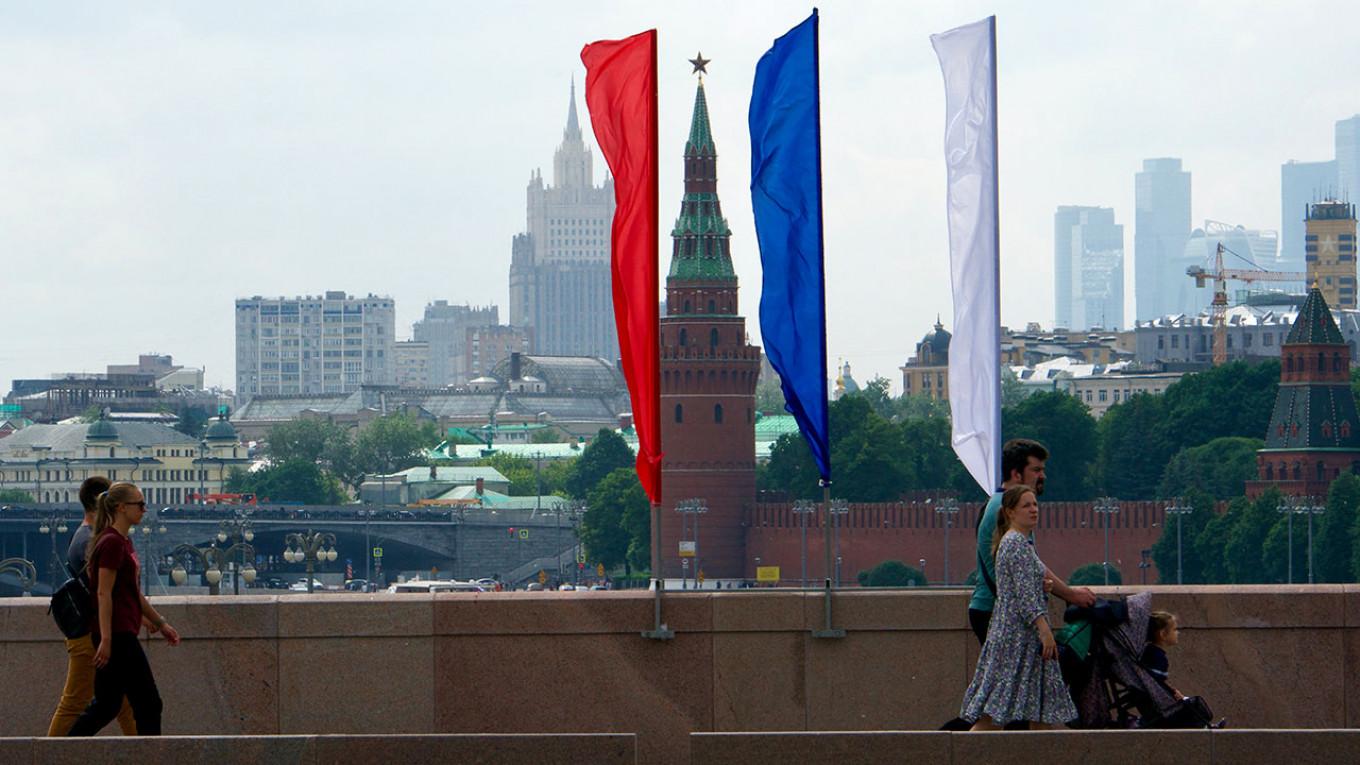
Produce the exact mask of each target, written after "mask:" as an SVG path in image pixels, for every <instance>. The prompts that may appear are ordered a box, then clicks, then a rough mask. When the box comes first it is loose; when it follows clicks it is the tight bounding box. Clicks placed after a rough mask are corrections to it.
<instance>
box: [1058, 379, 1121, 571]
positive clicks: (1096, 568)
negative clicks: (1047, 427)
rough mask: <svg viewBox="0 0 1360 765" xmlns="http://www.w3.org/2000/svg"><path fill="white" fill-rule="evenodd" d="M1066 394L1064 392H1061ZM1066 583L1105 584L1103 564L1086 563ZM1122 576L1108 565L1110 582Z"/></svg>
mask: <svg viewBox="0 0 1360 765" xmlns="http://www.w3.org/2000/svg"><path fill="white" fill-rule="evenodd" d="M1063 395H1066V394H1063ZM1067 583H1068V584H1070V585H1072V586H1073V587H1078V586H1081V587H1090V586H1092V585H1102V584H1105V566H1103V565H1101V564H1099V563H1087V564H1086V565H1084V566H1080V567H1078V568H1077V570H1076V571H1073V572H1072V576H1069V577H1068V578H1067ZM1123 583H1124V576H1123V575H1122V574H1120V573H1119V569H1117V568H1115V567H1114V566H1110V584H1123Z"/></svg>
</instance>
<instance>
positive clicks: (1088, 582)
mask: <svg viewBox="0 0 1360 765" xmlns="http://www.w3.org/2000/svg"><path fill="white" fill-rule="evenodd" d="M1067 583H1068V584H1069V585H1072V586H1073V587H1091V586H1093V585H1103V584H1105V567H1104V566H1102V565H1101V564H1099V563H1087V564H1086V565H1084V566H1080V567H1078V568H1077V570H1076V571H1073V572H1072V576H1070V577H1068V578H1067ZM1123 583H1124V576H1123V575H1122V574H1120V573H1119V569H1117V568H1115V567H1114V566H1110V584H1123Z"/></svg>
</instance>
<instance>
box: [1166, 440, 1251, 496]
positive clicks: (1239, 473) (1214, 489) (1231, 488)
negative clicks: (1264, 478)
mask: <svg viewBox="0 0 1360 765" xmlns="http://www.w3.org/2000/svg"><path fill="white" fill-rule="evenodd" d="M1263 446H1265V442H1264V441H1262V440H1261V439H1259V438H1245V437H1242V436H1224V437H1222V438H1215V439H1214V440H1212V441H1210V442H1208V443H1207V444H1204V445H1203V446H1191V447H1187V448H1185V449H1181V450H1180V451H1179V452H1176V456H1174V457H1172V458H1171V461H1170V462H1168V463H1167V465H1166V470H1165V472H1164V473H1163V474H1162V482H1161V485H1160V486H1159V487H1158V489H1157V496H1159V497H1174V496H1179V495H1181V494H1185V493H1186V492H1188V491H1190V490H1191V489H1198V490H1200V491H1206V492H1208V493H1209V494H1211V495H1213V496H1214V497H1215V498H1217V499H1229V498H1231V497H1240V496H1242V491H1243V488H1244V484H1245V483H1246V482H1247V481H1250V480H1252V479H1253V478H1255V477H1256V451H1257V450H1258V449H1260V448H1261V447H1263Z"/></svg>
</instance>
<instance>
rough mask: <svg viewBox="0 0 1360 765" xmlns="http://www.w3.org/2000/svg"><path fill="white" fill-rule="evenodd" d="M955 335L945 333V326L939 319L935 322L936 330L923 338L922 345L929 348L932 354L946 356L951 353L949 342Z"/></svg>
mask: <svg viewBox="0 0 1360 765" xmlns="http://www.w3.org/2000/svg"><path fill="white" fill-rule="evenodd" d="M951 337H953V335H951V334H949V333H948V332H947V331H945V328H944V325H943V324H941V323H940V321H939V319H936V320H935V328H934V329H932V330H931V331H929V332H927V333H926V336H925V337H923V338H921V345H924V346H928V347H929V348H930V351H931V353H937V354H946V353H948V352H949V340H950V338H951Z"/></svg>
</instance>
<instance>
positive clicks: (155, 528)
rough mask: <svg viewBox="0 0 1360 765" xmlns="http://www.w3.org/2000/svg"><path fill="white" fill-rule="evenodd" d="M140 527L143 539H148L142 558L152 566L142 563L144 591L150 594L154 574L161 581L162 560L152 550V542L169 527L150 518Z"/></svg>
mask: <svg viewBox="0 0 1360 765" xmlns="http://www.w3.org/2000/svg"><path fill="white" fill-rule="evenodd" d="M159 517H160V516H159V515H157V519H159ZM138 528H139V529H141V531H142V539H145V540H146V555H143V556H142V558H143V560H145V561H148V562H149V563H150V566H148V565H147V564H146V563H143V564H142V592H144V593H146V594H148V595H150V594H151V577H152V575H153V574H154V575H155V577H156V580H157V581H160V562H159V561H158V560H157V559H156V554H155V552H153V550H152V544H151V542H152V540H153V539H155V535H157V534H160V535H164V534H166V533H167V532H168V531H169V529H167V528H165V524H164V523H159V524H153V523H152V522H151V521H149V520H148V521H147V522H146V523H142V524H141V525H139V526H138Z"/></svg>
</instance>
